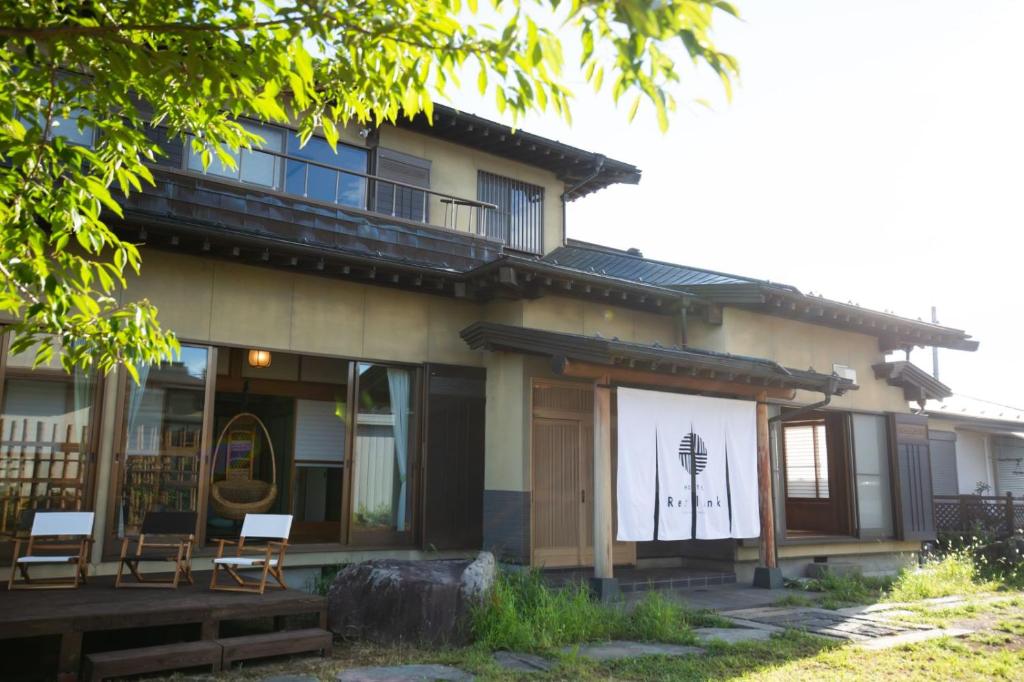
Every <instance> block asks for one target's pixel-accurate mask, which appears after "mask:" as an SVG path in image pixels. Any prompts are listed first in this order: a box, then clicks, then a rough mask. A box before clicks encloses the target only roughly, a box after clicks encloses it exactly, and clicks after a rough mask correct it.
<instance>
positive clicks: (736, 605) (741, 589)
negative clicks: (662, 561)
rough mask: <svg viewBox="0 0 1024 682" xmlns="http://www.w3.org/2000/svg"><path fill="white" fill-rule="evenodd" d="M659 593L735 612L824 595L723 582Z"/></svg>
mask: <svg viewBox="0 0 1024 682" xmlns="http://www.w3.org/2000/svg"><path fill="white" fill-rule="evenodd" d="M659 593H660V594H661V595H662V596H664V597H666V598H667V599H671V600H673V601H677V602H679V603H681V604H685V605H686V606H688V607H690V608H691V609H711V610H714V611H732V610H735V609H755V608H760V607H764V606H772V605H773V604H775V603H776V602H777V601H779V600H780V599H782V598H783V597H787V596H800V597H804V598H806V599H814V598H815V597H818V596H820V595H819V593H817V592H806V591H804V590H794V589H788V588H786V589H781V590H765V589H762V588H759V587H750V586H749V585H723V586H721V587H708V588H705V589H698V590H661V591H659ZM623 596H624V597H625V598H626V603H627V604H635V603H637V602H639V601H642V600H643V598H644V596H646V592H634V593H630V594H624V595H623Z"/></svg>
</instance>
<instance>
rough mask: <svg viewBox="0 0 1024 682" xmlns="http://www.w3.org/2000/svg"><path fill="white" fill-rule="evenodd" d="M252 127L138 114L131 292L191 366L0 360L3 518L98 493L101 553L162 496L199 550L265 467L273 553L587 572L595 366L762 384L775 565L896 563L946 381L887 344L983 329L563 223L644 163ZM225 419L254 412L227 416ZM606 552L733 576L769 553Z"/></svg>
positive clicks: (602, 381) (84, 503) (631, 548)
mask: <svg viewBox="0 0 1024 682" xmlns="http://www.w3.org/2000/svg"><path fill="white" fill-rule="evenodd" d="M255 127H256V128H257V129H258V131H259V133H260V134H261V135H262V136H263V137H264V138H265V139H267V141H268V146H267V148H266V150H265V151H252V152H248V151H246V152H242V153H241V154H238V155H236V158H237V159H238V161H239V164H238V168H237V169H233V170H232V169H227V168H221V167H215V168H211V169H209V170H207V171H206V172H205V173H203V172H202V170H201V165H199V164H198V162H197V160H196V159H195V158H193V156H192V155H191V154H190V153H189V152H188V147H187V146H186V145H185V144H184V143H183V142H181V141H174V142H171V141H168V140H166V139H165V136H164V135H163V133H162V131H161V130H159V129H156V130H154V131H153V137H154V139H155V140H157V141H158V142H160V144H162V145H163V146H164V148H165V149H167V150H168V153H169V154H168V156H167V157H166V158H165V159H163V160H162V161H161V162H160V163H159V164H158V165H157V167H155V168H154V175H155V177H156V187H154V188H146V189H145V191H143V192H142V193H140V194H134V195H132V196H131V197H130V198H129V199H127V200H126V201H125V202H124V204H125V218H124V220H123V221H118V222H117V223H116V229H117V230H119V232H120V233H121V234H122V235H123V236H124V237H126V238H128V239H131V240H133V241H136V242H141V243H143V244H144V246H143V254H144V257H143V261H144V266H143V272H142V275H141V277H139V278H136V279H134V280H133V281H132V282H131V283H130V286H129V289H128V292H127V294H126V295H127V296H128V297H130V298H132V299H137V298H142V297H146V298H149V299H150V300H152V301H153V302H155V303H156V305H157V306H159V309H160V319H161V320H162V322H163V323H164V325H166V326H167V327H169V328H171V329H174V330H175V331H176V332H177V333H178V335H179V337H180V338H181V340H182V343H183V352H182V356H181V358H180V360H179V361H177V362H175V363H172V364H168V365H165V366H162V367H153V368H150V369H148V370H145V369H144V370H143V371H142V372H141V377H140V384H139V385H138V386H136V385H135V384H133V383H132V382H130V380H128V378H127V377H126V375H125V373H124V372H119V373H115V374H113V375H111V376H109V377H106V378H96V377H92V378H90V377H85V376H82V375H78V374H76V375H74V376H71V377H69V376H66V375H64V374H63V373H62V372H60V371H59V370H57V369H53V368H40V369H35V370H31V369H29V366H30V364H31V363H30V360H29V359H28V358H26V357H21V356H9V355H7V354H6V353H3V354H0V358H2V362H3V364H2V366H0V372H2V380H3V384H2V418H3V423H2V438H0V512H2V513H0V526H2V528H0V529H2V530H3V531H5V532H12V531H13V529H14V528H15V525H16V523H17V520H18V517H19V514H20V512H21V511H22V510H24V509H27V508H47V507H49V508H55V507H84V508H90V509H95V510H96V512H97V526H96V536H97V542H96V545H95V550H94V552H95V554H94V557H93V558H94V561H95V563H97V564H98V565H99V566H98V569H99V570H100V571H101V572H110V571H112V570H113V567H114V564H113V563H112V561H113V559H114V558H115V556H116V553H117V551H118V549H119V547H120V542H119V541H118V538H119V537H121V536H123V535H124V534H126V533H131V532H134V531H135V530H136V529H137V528H138V525H139V523H140V521H141V519H142V516H143V515H144V513H145V512H146V510H149V509H193V510H196V511H197V512H198V514H199V522H198V527H197V529H196V530H197V535H198V537H199V539H200V542H201V543H202V544H203V545H207V544H209V543H210V542H211V541H212V539H213V538H216V537H223V536H230V535H232V534H235V533H237V531H238V524H237V522H235V521H232V520H231V519H230V518H229V515H225V514H224V508H223V506H222V505H223V501H222V500H216V499H212V498H211V495H210V491H211V487H212V486H216V485H218V484H220V483H221V482H222V481H232V480H237V479H246V478H255V479H260V480H264V481H274V482H275V483H276V489H277V494H276V497H274V499H273V500H272V502H269V503H268V505H269V506H268V507H267V508H268V510H269V511H275V512H283V513H291V514H294V515H295V525H294V530H293V543H294V546H293V548H292V549H291V550H290V551H289V562H290V563H291V564H292V565H306V566H320V565H326V564H337V563H342V562H349V561H356V560H361V559H365V558H370V557H383V556H402V557H430V556H436V553H435V552H437V551H442V552H443V551H451V552H468V551H472V550H477V549H479V548H481V547H483V548H487V549H493V550H495V551H496V552H497V553H498V554H499V555H500V557H501V558H502V559H504V560H506V561H509V562H516V563H521V564H529V565H536V566H549V567H553V566H561V567H572V566H587V565H590V564H592V563H593V562H594V561H595V552H594V538H595V534H598V533H604V530H601V529H600V528H599V526H600V524H597V525H595V524H594V523H593V520H594V507H593V505H594V498H595V493H596V494H598V495H600V491H595V490H594V486H593V484H594V474H593V473H592V472H594V471H595V466H594V445H593V436H594V433H595V428H594V421H595V417H596V418H597V420H598V422H599V423H601V422H602V420H603V419H605V418H607V417H608V415H609V414H610V415H611V429H612V431H613V432H614V428H615V424H614V401H612V402H611V405H610V406H609V403H608V402H607V401H605V400H604V398H603V396H605V395H606V393H605V390H606V389H605V387H606V386H608V385H612V386H616V385H631V386H647V387H653V388H660V389H662V390H672V391H684V392H694V393H702V394H709V395H723V396H738V397H742V398H744V399H746V400H759V401H761V402H762V403H767V405H768V409H767V416H768V417H771V418H777V419H773V420H772V421H771V427H770V428H771V438H770V448H771V477H772V487H773V489H774V491H775V494H774V498H773V506H774V512H775V513H774V519H775V528H774V531H775V536H776V540H777V545H778V555H779V558H780V563H781V565H782V566H783V568H784V569H785V571H786V572H787V573H790V574H797V573H800V572H801V571H802V570H803V569H804V567H805V565H806V564H807V563H809V562H811V561H812V560H814V559H816V558H822V557H831V558H835V557H855V558H856V560H857V561H860V562H862V563H863V564H864V565H865V566H867V567H868V568H869V569H872V570H886V569H891V568H893V567H894V566H896V565H897V564H898V563H899V562H901V561H906V560H907V558H908V557H910V556H912V554H913V553H915V552H916V551H917V550H918V549H919V548H920V543H921V541H922V540H926V539H930V538H932V537H934V525H933V523H932V519H931V511H930V510H931V493H930V490H928V486H923V485H920V483H921V481H930V477H931V472H930V468H929V458H928V438H927V428H926V426H925V425H924V419H923V418H922V417H919V416H916V415H913V414H911V412H910V410H909V409H908V406H907V398H908V396H913V397H914V399H917V398H918V397H921V396H924V397H929V396H930V395H931V393H930V391H934V390H935V386H933V385H930V384H928V383H927V382H924V381H923V380H922V379H921V377H919V376H916V375H915V373H914V372H913V370H912V369H908V368H907V367H906V366H904V365H901V364H900V363H887V362H885V356H886V354H887V353H888V352H890V351H893V350H898V349H904V350H908V351H909V350H910V349H911V348H913V347H915V346H940V347H943V348H951V349H961V350H968V351H969V350H974V349H975V348H976V347H977V342H975V341H972V340H971V339H970V337H969V336H968V335H967V334H965V333H964V332H962V331H960V330H956V329H951V328H947V327H942V326H938V325H934V324H929V323H925V322H920V321H915V320H911V319H906V318H902V317H898V316H895V315H891V314H887V313H880V312H874V311H870V310H866V309H863V308H860V307H858V306H854V305H849V304H844V303H838V302H835V301H830V300H827V299H824V298H821V297H817V296H809V295H805V294H803V293H801V292H800V291H798V290H797V289H795V288H793V287H791V286H787V285H782V284H777V283H772V282H765V281H760V280H755V279H751V278H747V277H740V276H734V275H727V274H724V273H718V272H711V271H707V270H702V269H698V268H690V267H685V266H681V265H675V264H671V263H663V262H660V261H657V260H652V259H649V258H644V257H643V256H642V255H641V254H639V253H637V252H635V251H619V250H615V249H610V248H605V247H601V246H597V245H592V244H586V243H582V242H578V241H574V240H569V239H567V238H566V229H565V225H564V215H565V212H564V204H565V202H568V201H573V200H576V199H579V198H581V197H584V196H585V195H587V194H589V193H591V192H595V191H598V190H601V189H603V188H605V187H607V186H609V185H611V184H614V183H636V182H638V181H639V179H640V171H639V170H638V169H636V168H635V167H633V166H631V165H629V164H627V163H623V162H620V161H615V160H613V159H608V158H605V157H604V156H602V155H600V154H595V153H591V152H587V151H583V150H581V149H577V148H574V147H570V146H568V145H564V144H561V143H559V142H555V141H552V140H548V139H545V138H542V137H538V136H535V135H531V134H529V133H526V132H523V131H513V130H511V129H510V128H508V127H507V126H504V125H500V124H497V123H494V122H491V121H487V120H485V119H482V118H479V117H476V116H471V115H468V114H464V113H460V112H457V111H454V110H452V109H448V108H445V107H436V108H435V120H434V125H433V127H431V126H429V125H428V124H427V123H426V121H425V120H424V119H423V118H422V117H418V118H416V119H415V120H414V121H412V122H409V121H401V122H400V123H398V124H397V126H383V127H380V128H375V129H364V130H360V129H358V128H351V129H348V130H346V131H345V134H344V136H343V143H342V144H340V145H339V150H338V153H337V154H334V153H333V152H331V150H330V149H329V147H328V146H327V144H326V142H325V141H324V140H322V139H319V138H313V139H312V140H311V141H310V143H309V144H308V145H306V146H305V147H302V148H300V147H298V145H297V138H296V135H295V134H294V133H293V132H292V131H290V130H288V129H286V128H281V127H272V126H255ZM85 142H87V140H85ZM595 395H599V396H601V397H602V399H601V400H599V401H595ZM823 398H825V400H824V401H823ZM812 404H818V407H817V408H816V409H814V410H812V411H801V412H800V414H799V415H797V414H796V413H794V412H793V410H795V409H800V408H804V407H806V406H808V405H812ZM602 410H606V411H605V412H602ZM608 411H610V412H608ZM240 413H249V414H252V415H255V416H256V417H258V419H259V422H258V424H261V425H262V426H265V427H266V431H265V432H264V431H263V430H262V427H260V426H258V424H257V423H256V422H252V423H250V424H248V425H244V424H243V425H242V426H239V425H238V424H242V423H243V422H236V425H234V426H232V427H231V428H226V426H227V424H228V422H229V420H230V419H231V418H232V417H234V416H236V415H238V414H240ZM787 417H789V418H790V419H789V421H787V420H786V418H787ZM793 417H799V418H798V419H792V418H793ZM243 421H244V420H243ZM218 442H219V443H220V446H219V447H215V446H216V444H217V443H218ZM602 442H603V441H602ZM612 442H614V439H612ZM602 452H603V450H602ZM272 454H273V457H272ZM612 456H614V453H612ZM604 464H605V461H604V459H603V458H602V459H601V460H600V465H601V466H604ZM765 480H766V481H767V478H766V479H765ZM605 499H607V498H599V502H603V501H604V500H605ZM745 503H747V504H752V505H753V504H757V502H756V500H746V501H745ZM599 509H603V505H602V506H601V507H599ZM606 537H608V536H607V535H600V536H599V538H606ZM609 543H610V540H609ZM605 549H606V548H605ZM6 551H7V552H9V548H8V549H6ZM602 551H604V549H602ZM609 551H613V553H614V559H615V561H616V563H619V564H635V565H639V566H655V565H680V566H682V565H689V566H719V567H722V568H726V569H728V570H732V571H736V572H737V573H738V574H740V575H741V579H745V576H749V573H750V572H751V571H752V569H753V567H754V566H755V565H756V564H757V562H758V552H759V546H758V541H757V539H743V540H722V541H690V542H673V543H667V542H666V543H655V542H641V543H614V547H613V549H612V550H609ZM208 556H209V552H201V553H200V555H199V558H198V559H197V565H198V567H200V568H201V567H202V566H203V562H204V561H206V560H207V559H206V558H204V557H208Z"/></svg>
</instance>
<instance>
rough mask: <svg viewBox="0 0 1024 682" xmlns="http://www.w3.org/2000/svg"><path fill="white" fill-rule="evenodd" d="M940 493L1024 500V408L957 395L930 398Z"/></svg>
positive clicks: (935, 476)
mask: <svg viewBox="0 0 1024 682" xmlns="http://www.w3.org/2000/svg"><path fill="white" fill-rule="evenodd" d="M923 413H924V414H926V415H927V416H928V426H929V429H930V433H931V437H932V438H933V439H935V440H936V441H938V442H933V444H932V477H933V486H934V489H935V494H936V495H977V494H983V495H986V496H999V497H1003V496H1005V495H1007V494H1011V495H1013V496H1014V497H1015V498H1024V411H1021V410H1018V409H1015V408H1012V407H1008V406H1005V405H999V404H997V403H992V402H988V401H985V400H979V399H976V398H967V397H964V396H958V395H953V396H952V397H949V398H947V399H945V400H942V401H938V400H930V401H928V402H927V403H926V404H925V406H924V410H923Z"/></svg>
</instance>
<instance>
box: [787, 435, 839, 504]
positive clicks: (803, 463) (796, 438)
mask: <svg viewBox="0 0 1024 682" xmlns="http://www.w3.org/2000/svg"><path fill="white" fill-rule="evenodd" d="M783 439H784V441H785V448H786V496H787V497H794V498H804V499H822V500H827V499H828V497H829V493H828V447H827V445H826V439H825V424H824V423H818V424H793V425H787V426H785V427H784V428H783Z"/></svg>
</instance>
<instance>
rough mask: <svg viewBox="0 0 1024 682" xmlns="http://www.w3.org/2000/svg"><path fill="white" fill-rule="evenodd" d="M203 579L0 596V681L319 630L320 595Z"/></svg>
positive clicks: (100, 581) (107, 582) (103, 582)
mask: <svg viewBox="0 0 1024 682" xmlns="http://www.w3.org/2000/svg"><path fill="white" fill-rule="evenodd" d="M209 580H210V576H209V574H208V573H205V574H204V573H197V574H196V576H195V585H182V586H180V587H178V589H175V590H161V589H120V590H115V589H114V588H113V580H112V579H111V578H109V577H101V578H91V579H90V580H89V583H88V584H86V585H84V586H83V587H81V588H79V589H76V590H23V591H14V592H10V591H7V590H3V591H0V656H2V660H3V661H4V674H3V677H4V679H53V678H54V677H57V678H59V679H61V680H74V679H77V676H78V675H79V672H80V670H81V668H82V664H83V662H84V657H85V656H86V655H88V654H90V653H97V652H105V651H117V650H124V649H133V648H137V647H144V646H151V645H156V644H170V643H174V642H189V641H212V640H217V639H220V638H222V637H234V636H237V635H249V634H253V633H254V632H257V631H259V630H258V629H257V628H259V627H260V626H262V629H263V630H264V631H266V630H268V629H272V630H273V631H282V630H286V629H292V628H294V627H319V628H324V627H325V626H326V622H327V600H326V598H325V597H321V596H318V595H313V594H307V593H305V592H302V591H300V590H294V589H289V590H268V591H267V592H266V593H264V594H262V595H259V594H243V593H237V592H211V591H210V590H209V588H208V586H209ZM261 621H265V622H262V623H261ZM222 641H226V640H222ZM19 666H21V667H19Z"/></svg>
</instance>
